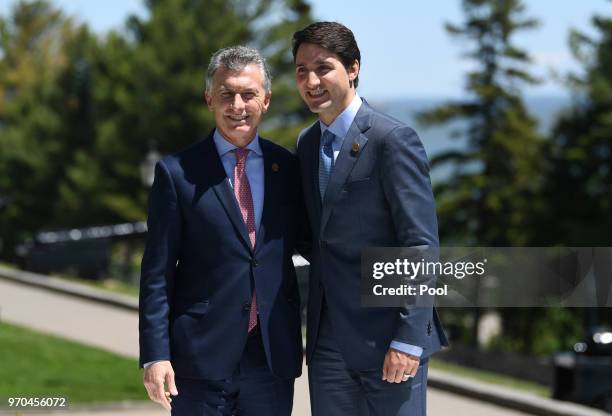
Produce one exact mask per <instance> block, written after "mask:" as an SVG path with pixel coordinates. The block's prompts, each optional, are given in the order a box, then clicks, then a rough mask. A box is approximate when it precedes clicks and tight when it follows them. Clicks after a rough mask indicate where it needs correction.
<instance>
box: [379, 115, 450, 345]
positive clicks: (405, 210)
mask: <svg viewBox="0 0 612 416" xmlns="http://www.w3.org/2000/svg"><path fill="white" fill-rule="evenodd" d="M381 177H382V186H383V190H384V193H385V198H386V200H387V202H388V205H389V209H390V211H391V216H392V219H393V224H394V227H395V233H396V239H397V242H398V245H399V246H401V247H418V248H419V249H423V250H424V252H425V256H431V255H432V254H433V253H436V252H437V248H438V245H439V243H438V223H437V219H436V207H435V202H434V197H433V191H432V187H431V181H430V179H429V162H428V160H427V155H426V154H425V149H424V148H423V145H422V143H421V141H420V139H419V137H418V136H417V134H416V133H415V132H414V130H412V129H411V128H409V127H407V126H401V127H397V128H396V129H394V130H393V131H391V132H390V133H389V134H388V135H387V137H386V138H385V142H384V145H383V151H382V172H381ZM430 248H433V250H432V249H430ZM427 260H437V258H436V259H433V258H428V259H427ZM432 279H435V277H432V276H425V279H424V280H423V282H424V281H425V280H427V283H428V284H429V285H431V284H432V283H435V280H434V281H433V282H432ZM398 314H399V316H398V321H397V322H398V324H397V327H396V332H395V334H394V337H393V340H394V341H395V342H398V343H403V344H410V345H411V346H420V347H425V346H426V345H427V344H428V342H427V336H428V334H427V333H428V331H427V327H428V325H430V322H431V321H432V319H433V307H432V306H418V307H417V306H414V305H410V304H408V303H407V304H406V305H405V306H404V307H402V308H399V309H398Z"/></svg>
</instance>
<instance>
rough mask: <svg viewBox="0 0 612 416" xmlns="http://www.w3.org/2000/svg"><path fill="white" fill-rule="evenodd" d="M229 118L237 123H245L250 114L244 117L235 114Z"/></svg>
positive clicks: (229, 115)
mask: <svg viewBox="0 0 612 416" xmlns="http://www.w3.org/2000/svg"><path fill="white" fill-rule="evenodd" d="M227 117H228V118H229V119H230V120H233V121H236V122H243V121H246V120H247V119H248V118H249V115H248V114H244V115H240V116H237V115H235V114H228V115H227Z"/></svg>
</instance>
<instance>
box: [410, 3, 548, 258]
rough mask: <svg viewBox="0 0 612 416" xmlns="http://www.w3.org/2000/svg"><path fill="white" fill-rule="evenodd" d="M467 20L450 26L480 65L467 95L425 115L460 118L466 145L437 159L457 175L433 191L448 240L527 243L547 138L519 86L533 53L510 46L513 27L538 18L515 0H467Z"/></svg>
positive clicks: (432, 120) (431, 120)
mask: <svg viewBox="0 0 612 416" xmlns="http://www.w3.org/2000/svg"><path fill="white" fill-rule="evenodd" d="M462 5H463V11H464V14H465V16H466V20H465V22H464V23H463V24H462V25H460V26H458V25H453V24H447V31H448V32H449V33H450V34H451V35H452V36H455V37H458V38H460V39H464V40H465V41H466V42H468V43H469V44H470V45H473V47H472V48H471V49H469V50H468V51H467V52H466V54H465V56H466V57H467V58H469V59H470V60H472V61H474V62H475V63H476V69H475V70H473V71H470V72H468V74H467V76H466V90H467V92H468V97H469V98H468V99H466V100H463V101H458V102H451V103H448V104H446V105H444V106H441V107H438V108H435V109H433V110H431V111H428V112H425V113H423V114H421V115H420V120H421V121H422V122H424V123H426V124H440V123H448V122H451V121H460V122H462V125H463V126H465V127H464V129H463V130H462V131H460V132H459V134H458V136H459V137H462V138H464V139H465V141H466V143H467V146H466V147H465V149H463V150H452V151H449V152H443V153H441V154H439V155H437V156H436V157H435V158H433V159H432V167H433V168H434V169H436V168H438V167H440V166H442V165H450V166H451V167H452V169H453V174H452V175H451V176H450V177H449V178H448V180H447V181H445V182H444V183H441V184H440V185H438V186H437V188H436V189H435V193H436V198H437V203H438V209H439V212H438V213H439V218H440V233H441V237H442V240H443V241H446V242H447V243H448V242H449V241H456V242H463V243H470V244H481V245H492V246H503V245H526V244H529V243H530V242H532V241H533V240H534V239H535V238H537V236H534V235H533V234H534V233H533V232H532V230H533V227H532V225H533V223H534V219H535V218H536V216H535V214H536V213H537V212H538V210H540V209H541V201H540V200H539V198H538V195H539V193H540V191H541V187H542V180H543V178H542V166H541V162H540V160H541V151H542V143H543V140H542V138H541V137H540V136H539V135H538V133H537V125H536V121H535V120H534V118H533V117H531V116H530V115H529V114H528V113H527V111H526V109H525V106H524V104H523V102H522V99H521V95H520V90H519V87H520V86H522V85H530V84H533V83H535V82H536V79H535V78H534V77H532V76H531V75H530V74H529V73H528V72H527V70H526V67H527V65H528V64H529V56H528V54H527V53H526V52H525V51H523V50H521V49H519V48H518V47H517V46H515V45H514V44H513V43H512V36H513V35H514V34H515V32H517V31H519V30H523V29H529V28H533V27H535V26H536V25H537V22H536V21H535V20H533V19H530V18H527V17H524V7H523V5H522V3H521V2H520V1H518V0H504V1H496V0H464V1H463V3H462Z"/></svg>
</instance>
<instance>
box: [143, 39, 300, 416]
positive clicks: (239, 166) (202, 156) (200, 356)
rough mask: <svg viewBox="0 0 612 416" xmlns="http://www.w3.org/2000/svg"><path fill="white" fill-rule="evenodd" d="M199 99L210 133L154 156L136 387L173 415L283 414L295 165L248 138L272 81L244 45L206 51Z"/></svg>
mask: <svg viewBox="0 0 612 416" xmlns="http://www.w3.org/2000/svg"><path fill="white" fill-rule="evenodd" d="M205 97H206V103H207V105H208V108H209V109H210V111H212V112H213V113H214V117H215V124H216V127H215V129H214V130H213V131H212V132H211V133H210V134H209V135H208V137H207V138H206V139H204V140H202V141H200V142H198V143H195V144H194V145H192V146H190V147H188V148H186V149H184V150H182V151H180V152H178V153H176V154H174V155H171V156H167V157H164V158H163V159H162V160H160V161H159V162H158V164H157V166H156V171H155V181H154V183H153V187H152V189H151V195H150V199H149V216H148V227H149V231H148V235H147V244H146V249H145V253H144V257H143V260H142V274H141V281H140V364H141V366H143V367H144V368H145V370H144V385H145V387H146V389H147V393H148V394H149V397H150V398H151V399H152V400H154V401H156V402H158V403H160V404H161V405H162V406H164V407H165V408H166V409H168V410H172V414H173V415H180V416H185V415H234V414H240V415H246V416H249V415H257V416H262V415H263V416H265V415H274V416H276V415H278V416H284V415H290V414H291V409H292V403H293V384H294V380H295V378H296V377H298V376H299V375H300V373H301V368H302V354H303V352H302V340H301V324H300V308H299V307H300V297H299V292H298V286H297V280H296V274H295V269H294V267H293V263H292V261H291V256H292V254H293V252H294V250H295V248H296V242H297V241H299V240H301V239H302V236H301V234H302V231H301V230H302V226H303V224H305V221H304V216H305V213H304V208H303V207H304V203H303V200H302V192H301V187H300V179H299V173H298V169H297V163H296V161H295V159H294V156H293V155H292V154H291V153H289V152H288V151H287V150H285V149H283V148H282V147H280V146H278V145H276V144H273V143H272V142H270V141H268V140H265V139H262V138H260V137H259V135H258V133H257V127H258V125H259V123H260V121H261V118H262V116H263V114H264V113H265V112H266V111H267V109H268V106H269V105H270V97H271V81H270V73H269V71H268V68H267V66H266V63H265V60H264V59H263V58H262V57H261V55H260V54H259V52H257V51H256V50H255V49H252V48H248V47H245V46H235V47H229V48H224V49H221V50H219V51H217V52H216V53H215V54H214V55H213V56H212V58H211V60H210V65H209V67H208V72H207V78H206V93H205ZM164 384H165V385H166V387H167V389H168V390H169V391H168V392H166V391H165V390H166V389H165V388H164Z"/></svg>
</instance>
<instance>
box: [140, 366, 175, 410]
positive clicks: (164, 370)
mask: <svg viewBox="0 0 612 416" xmlns="http://www.w3.org/2000/svg"><path fill="white" fill-rule="evenodd" d="M164 383H165V384H167V385H168V390H170V392H169V393H168V392H166V391H164ZM144 386H145V388H146V389H147V393H148V394H149V398H150V399H151V400H153V401H154V402H156V403H159V404H161V405H162V406H163V407H164V408H165V409H166V410H168V411H171V410H172V408H171V407H170V403H171V402H172V398H171V397H170V395H172V396H176V395H177V394H178V390H176V384H174V370H173V369H172V365H171V364H170V361H158V362H156V363H153V364H151V365H150V366H148V367H147V368H145V370H144Z"/></svg>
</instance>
